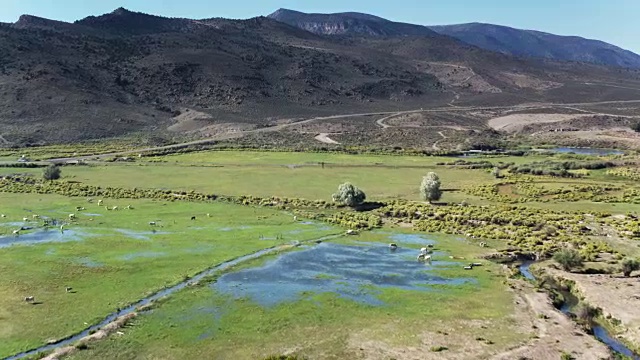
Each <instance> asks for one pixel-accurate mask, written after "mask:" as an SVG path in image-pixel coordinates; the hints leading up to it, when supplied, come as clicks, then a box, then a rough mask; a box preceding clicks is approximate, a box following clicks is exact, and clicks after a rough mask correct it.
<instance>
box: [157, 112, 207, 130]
mask: <svg viewBox="0 0 640 360" xmlns="http://www.w3.org/2000/svg"><path fill="white" fill-rule="evenodd" d="M172 120H174V121H175V123H174V124H173V125H171V126H169V127H168V128H167V130H169V131H173V132H193V131H197V130H199V129H201V128H202V127H204V126H206V125H207V124H209V123H210V121H211V120H213V118H212V117H211V115H209V114H207V113H203V112H200V111H195V110H191V109H183V110H182V111H181V113H180V115H178V116H175V117H173V118H172Z"/></svg>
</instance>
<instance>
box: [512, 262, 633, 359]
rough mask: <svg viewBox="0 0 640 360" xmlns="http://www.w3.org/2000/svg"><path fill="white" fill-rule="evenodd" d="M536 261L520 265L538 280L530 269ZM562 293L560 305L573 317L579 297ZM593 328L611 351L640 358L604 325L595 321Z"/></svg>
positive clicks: (523, 271) (529, 277)
mask: <svg viewBox="0 0 640 360" xmlns="http://www.w3.org/2000/svg"><path fill="white" fill-rule="evenodd" d="M534 263H535V262H534V261H527V262H524V263H523V264H522V265H521V266H520V273H521V274H522V275H523V276H524V277H525V278H526V279H528V280H533V281H535V280H536V277H535V276H534V275H533V274H532V273H531V271H530V270H529V268H530V267H531V265H533V264H534ZM561 293H562V296H563V297H564V299H565V301H564V303H563V304H562V306H561V307H560V311H561V312H562V313H563V314H565V315H567V316H569V317H571V314H572V310H573V309H574V308H575V306H576V305H578V302H579V299H578V298H577V297H576V296H575V295H573V294H572V293H571V292H569V291H561ZM591 330H592V331H593V336H595V338H596V339H598V340H600V341H601V342H602V343H604V344H605V345H607V346H608V347H609V349H611V351H613V352H614V353H617V354H620V355H624V356H627V357H629V358H631V359H634V360H640V356H639V355H638V354H635V353H634V352H633V351H632V350H631V349H629V348H628V347H627V346H626V345H625V344H623V343H622V342H620V341H618V339H616V338H615V336H612V335H611V334H609V331H608V330H607V329H606V328H605V327H604V326H602V325H600V324H598V323H597V322H594V323H593V324H592V326H591Z"/></svg>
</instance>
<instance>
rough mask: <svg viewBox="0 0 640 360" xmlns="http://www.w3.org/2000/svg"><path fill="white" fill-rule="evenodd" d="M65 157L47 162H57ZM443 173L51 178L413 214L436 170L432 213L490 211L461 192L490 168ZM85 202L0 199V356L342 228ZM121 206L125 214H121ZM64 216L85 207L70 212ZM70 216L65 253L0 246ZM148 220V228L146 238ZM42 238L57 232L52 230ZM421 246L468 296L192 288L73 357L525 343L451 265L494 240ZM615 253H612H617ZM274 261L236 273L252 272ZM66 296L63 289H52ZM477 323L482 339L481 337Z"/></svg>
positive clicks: (505, 295)
mask: <svg viewBox="0 0 640 360" xmlns="http://www.w3.org/2000/svg"><path fill="white" fill-rule="evenodd" d="M67 150H68V149H58V151H59V152H65V151H67ZM44 151H45V150H42V152H44ZM547 158H550V157H549V156H527V157H508V158H507V157H496V158H487V159H485V158H468V159H465V160H467V161H482V160H489V161H492V162H494V163H497V162H499V161H502V162H505V163H506V162H517V163H519V164H524V163H527V162H534V161H541V160H544V159H547ZM455 160H456V159H455V158H443V157H420V156H391V155H380V156H378V155H346V154H327V153H296V152H256V151H251V152H242V151H203V152H194V153H188V154H178V155H168V156H159V157H151V158H141V159H138V158H136V159H135V161H134V162H97V163H93V164H91V165H90V166H64V167H63V168H62V174H63V180H66V181H78V182H81V183H85V184H89V185H96V186H101V187H118V188H156V189H171V190H175V191H190V190H193V191H196V192H202V193H208V194H221V195H254V196H260V197H271V196H279V197H290V198H305V199H310V200H315V199H324V200H330V199H331V194H332V193H333V192H335V190H336V189H337V187H338V185H339V184H341V183H343V182H346V181H350V182H352V183H353V184H355V185H356V186H358V187H359V188H361V189H362V190H364V191H365V193H366V194H367V199H368V200H371V201H376V200H392V199H408V200H413V201H419V200H420V198H419V190H418V186H419V184H420V181H421V179H422V177H423V176H424V175H425V174H426V173H427V172H429V171H434V172H436V173H437V174H438V175H439V176H440V179H441V181H442V187H443V188H444V189H445V192H444V194H443V198H442V201H443V202H448V203H460V202H461V201H463V200H467V201H468V202H469V203H471V204H473V205H488V206H493V205H498V203H497V202H495V201H492V200H488V199H486V198H484V197H480V196H472V195H468V194H467V193H466V192H465V189H468V188H470V187H474V186H478V185H482V184H495V183H497V182H498V181H500V179H496V178H494V176H492V175H491V173H490V171H489V170H487V169H479V170H470V169H461V168H453V167H449V166H438V165H436V164H437V163H439V162H452V161H455ZM321 162H324V163H325V167H324V168H322V167H321V166H320V165H318V163H321ZM16 173H19V174H32V175H34V176H36V177H40V174H41V173H42V169H22V168H0V176H4V175H8V174H16ZM532 178H533V180H531V181H532V184H534V185H537V186H541V187H545V188H549V189H558V188H563V187H568V186H571V185H575V184H596V185H598V184H602V185H610V184H615V185H618V186H621V187H623V188H625V189H626V188H630V187H635V186H636V184H634V182H633V181H630V180H628V179H625V178H621V177H616V176H611V175H607V173H606V171H605V170H595V171H590V172H589V176H587V177H585V178H581V179H566V178H550V177H532ZM509 194H512V193H511V192H510V193H509ZM514 196H516V195H515V194H514ZM97 200H98V199H97V198H95V199H93V202H89V201H88V200H87V199H86V198H69V197H63V196H56V195H37V194H4V193H0V214H4V215H5V216H6V217H3V218H0V236H4V237H3V238H0V259H1V261H0V325H1V326H0V358H1V357H4V356H9V355H12V354H15V353H17V352H19V351H23V350H26V349H29V348H32V347H36V346H39V345H42V344H44V343H46V342H47V341H49V340H52V339H59V338H62V337H65V336H68V335H70V334H73V333H76V332H78V331H80V330H82V329H84V328H86V327H87V326H88V325H89V324H94V323H96V322H98V321H100V320H101V319H103V318H104V317H105V316H106V315H107V314H109V313H111V312H112V311H114V310H115V309H117V308H121V307H124V306H126V305H127V304H130V303H133V302H135V301H137V300H139V299H141V298H143V297H145V296H146V295H149V294H150V293H153V292H155V291H157V290H159V289H162V288H163V287H166V286H170V285H172V284H176V283H178V282H180V281H182V280H184V279H185V278H186V277H189V276H192V275H194V274H196V273H198V272H200V271H202V270H204V269H206V268H209V267H211V266H214V265H216V264H219V263H221V262H224V261H225V260H229V259H233V258H236V257H238V256H241V255H246V254H249V253H252V252H255V251H257V250H260V249H264V248H268V247H272V246H275V245H279V244H285V243H291V242H293V241H296V240H297V241H303V240H309V239H316V238H319V237H322V236H325V235H328V234H337V233H341V232H342V231H344V229H340V228H337V227H332V226H327V225H326V224H319V223H318V224H316V223H313V224H304V223H302V222H294V221H293V216H292V215H291V214H288V213H285V212H281V211H274V210H271V209H265V208H255V207H249V206H239V205H231V204H223V203H220V202H210V203H205V202H181V201H175V202H169V201H159V200H152V199H144V200H129V199H104V202H105V203H104V205H106V206H109V207H113V206H118V208H119V210H117V211H113V210H107V209H105V208H104V206H98V205H97ZM128 205H131V207H132V209H131V210H127V209H126V206H128ZM519 205H520V206H527V207H531V208H542V209H550V210H554V211H563V212H583V213H584V212H594V211H605V212H611V213H626V212H633V211H637V206H638V205H634V204H626V203H625V204H623V203H617V204H616V203H611V204H605V203H593V202H591V201H588V200H580V201H575V202H560V201H553V202H527V203H522V204H519ZM77 206H82V207H85V208H86V210H84V211H79V212H78V211H76V207H77ZM434 206H437V205H434ZM446 208H447V207H444V208H443V209H446ZM449 208H450V209H461V208H460V207H455V208H454V207H449ZM319 211H320V210H319ZM331 211H333V210H331ZM443 211H446V210H443ZM70 213H75V214H76V217H77V220H75V221H72V222H71V223H70V224H68V225H66V228H65V234H63V235H60V236H62V240H69V241H63V242H48V243H38V244H35V245H14V246H10V247H4V248H3V247H1V246H2V245H1V244H2V241H3V240H4V241H9V240H7V239H13V235H11V233H12V231H13V230H15V229H16V228H19V227H21V226H22V225H24V224H23V221H22V219H23V218H24V217H31V216H32V215H33V214H38V215H40V216H42V217H45V216H46V217H50V218H56V219H60V220H64V221H66V222H69V221H68V215H69V214H70ZM206 214H210V217H207V215H206ZM192 216H196V220H191V217H192ZM151 221H154V222H156V224H157V226H151V225H150V224H149V222H151ZM408 221H410V220H408ZM434 221H436V220H434ZM29 225H31V226H35V227H37V228H38V229H36V230H26V231H23V232H22V234H21V235H20V236H21V237H23V238H25V239H26V238H28V237H29V236H31V235H30V234H32V233H34V232H36V231H39V230H40V229H39V227H41V223H40V221H30V222H29ZM154 230H155V232H154ZM52 231H54V232H56V231H58V230H57V229H56V228H53V229H52ZM402 231H406V230H404V229H401V228H399V227H393V225H385V227H384V228H383V229H381V230H378V231H373V232H363V233H361V234H360V235H358V236H352V237H348V238H346V237H345V238H339V239H336V240H334V241H336V242H339V243H348V242H353V241H356V242H358V241H360V244H361V245H362V246H367V244H365V242H371V241H373V242H381V243H387V242H389V241H390V239H389V235H390V234H391V233H392V232H402ZM56 236H58V235H56ZM432 236H433V237H434V238H435V239H436V240H438V245H437V246H438V250H439V251H444V252H445V253H446V254H450V255H453V256H458V257H464V258H465V259H466V260H464V261H461V262H460V266H456V267H454V268H451V269H448V270H442V271H441V274H440V275H442V276H445V277H449V278H458V277H469V276H471V277H473V278H474V279H475V280H476V282H475V283H473V284H465V285H460V286H443V287H442V288H441V289H438V290H439V291H432V292H414V291H408V290H399V289H396V288H384V289H380V291H381V293H380V295H379V296H380V298H381V299H382V300H384V302H385V303H386V304H387V305H385V306H371V305H364V304H360V303H356V302H353V301H349V300H345V299H342V298H338V297H337V296H335V295H332V294H305V296H303V297H301V298H300V299H296V300H293V301H291V302H289V303H285V304H281V305H278V306H275V307H271V308H264V307H261V306H259V305H258V304H255V303H253V302H251V301H249V300H246V299H244V300H234V299H231V298H230V297H229V296H228V295H226V294H223V293H218V292H216V291H214V290H213V289H212V288H210V287H209V286H206V284H203V285H201V286H198V287H189V288H187V289H184V290H182V291H180V292H178V293H176V294H173V295H171V296H170V297H169V298H168V299H166V300H164V301H163V302H162V303H161V304H158V306H157V307H156V308H155V309H154V310H153V311H152V312H150V313H145V314H142V315H141V316H140V317H138V318H137V319H136V320H135V321H133V323H132V326H130V327H127V328H126V329H124V330H123V332H124V333H125V335H113V336H111V337H109V338H108V339H106V340H104V341H101V342H97V343H92V344H91V345H90V348H89V349H88V350H85V351H81V352H78V353H76V354H74V355H73V356H72V357H71V358H74V359H85V358H92V359H100V358H127V359H128V358H169V359H172V358H180V359H182V358H189V357H192V358H234V359H235V358H238V359H244V358H259V357H261V356H266V355H269V354H272V353H273V354H276V353H277V354H280V353H284V352H292V353H299V354H303V355H305V356H308V357H310V358H315V357H318V358H357V357H358V356H359V355H358V353H357V350H354V346H353V345H354V342H355V344H357V342H358V341H361V340H363V339H366V340H371V341H376V342H377V341H383V340H384V341H387V342H389V343H390V344H392V345H395V346H414V345H416V344H418V343H419V341H421V340H420V338H419V337H420V335H421V334H422V333H424V332H435V331H440V332H448V333H456V334H459V335H460V336H463V337H468V338H469V339H475V338H477V337H482V338H485V339H489V340H491V341H492V342H493V343H494V344H493V345H483V349H485V350H486V351H485V353H484V354H486V355H487V356H489V355H490V354H495V353H496V350H495V349H505V348H508V347H510V346H513V345H514V344H516V343H517V342H518V341H519V340H521V339H522V338H523V336H524V337H526V336H527V334H522V333H520V331H519V330H518V325H517V324H516V321H515V320H514V319H512V317H511V316H510V315H511V314H512V312H513V307H512V303H513V298H512V295H511V293H510V292H509V291H507V289H506V288H505V286H504V284H503V281H504V276H503V275H499V268H498V266H497V265H488V266H484V267H481V268H478V269H474V271H472V272H468V271H464V270H462V263H464V262H469V261H477V258H479V257H480V255H481V254H483V253H486V252H487V251H493V250H495V249H500V248H504V245H505V244H504V242H499V241H494V240H491V239H488V240H486V241H487V242H488V245H489V248H488V249H487V248H484V249H483V248H480V247H478V246H476V245H475V242H476V241H473V242H468V241H467V240H465V239H461V238H459V237H455V236H443V235H438V234H433V235H432ZM484 240H485V239H483V241H484ZM612 246H614V247H617V245H616V244H615V243H613V244H612ZM415 247H416V248H418V247H419V246H418V245H416V246H415ZM275 256H277V255H271V256H268V257H265V258H262V259H258V260H255V261H253V262H250V263H244V264H241V265H240V266H239V267H248V266H258V265H260V264H262V263H264V262H265V261H270V260H272V259H273V258H275ZM236 270H237V269H236ZM327 276H330V274H327ZM67 286H70V287H73V289H74V290H75V291H76V292H74V293H67V292H65V287H67ZM26 296H35V298H36V301H37V302H38V303H40V302H41V304H38V305H30V304H27V303H25V302H24V301H23V298H24V297H26ZM212 308H214V309H218V308H223V309H224V311H223V312H222V313H220V314H215V316H214V315H212V314H211V313H208V312H205V313H202V310H203V309H205V310H206V309H212ZM469 324H472V325H469ZM478 324H489V325H490V326H485V328H482V327H480V325H478ZM354 334H355V335H354ZM356 335H357V336H356ZM352 336H355V337H352ZM350 341H351V342H350ZM455 344H456V342H455V341H454V340H452V341H451V343H449V344H447V343H445V344H437V345H442V346H448V347H452V349H453V348H455V346H456V345H455ZM363 346H364V345H363ZM355 348H357V346H355ZM354 351H355V352H354Z"/></svg>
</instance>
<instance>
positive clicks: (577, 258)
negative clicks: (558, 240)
mask: <svg viewBox="0 0 640 360" xmlns="http://www.w3.org/2000/svg"><path fill="white" fill-rule="evenodd" d="M553 260H555V261H556V262H557V263H558V264H560V266H562V268H563V269H564V270H565V271H571V270H572V269H574V268H577V267H580V266H582V263H583V261H584V260H583V258H582V255H580V253H579V252H578V251H576V250H573V249H562V250H559V251H558V252H556V253H555V254H553Z"/></svg>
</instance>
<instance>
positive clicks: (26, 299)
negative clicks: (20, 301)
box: [24, 296, 36, 302]
mask: <svg viewBox="0 0 640 360" xmlns="http://www.w3.org/2000/svg"><path fill="white" fill-rule="evenodd" d="M24 301H26V302H34V301H36V298H35V297H34V296H27V297H25V298H24Z"/></svg>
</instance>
